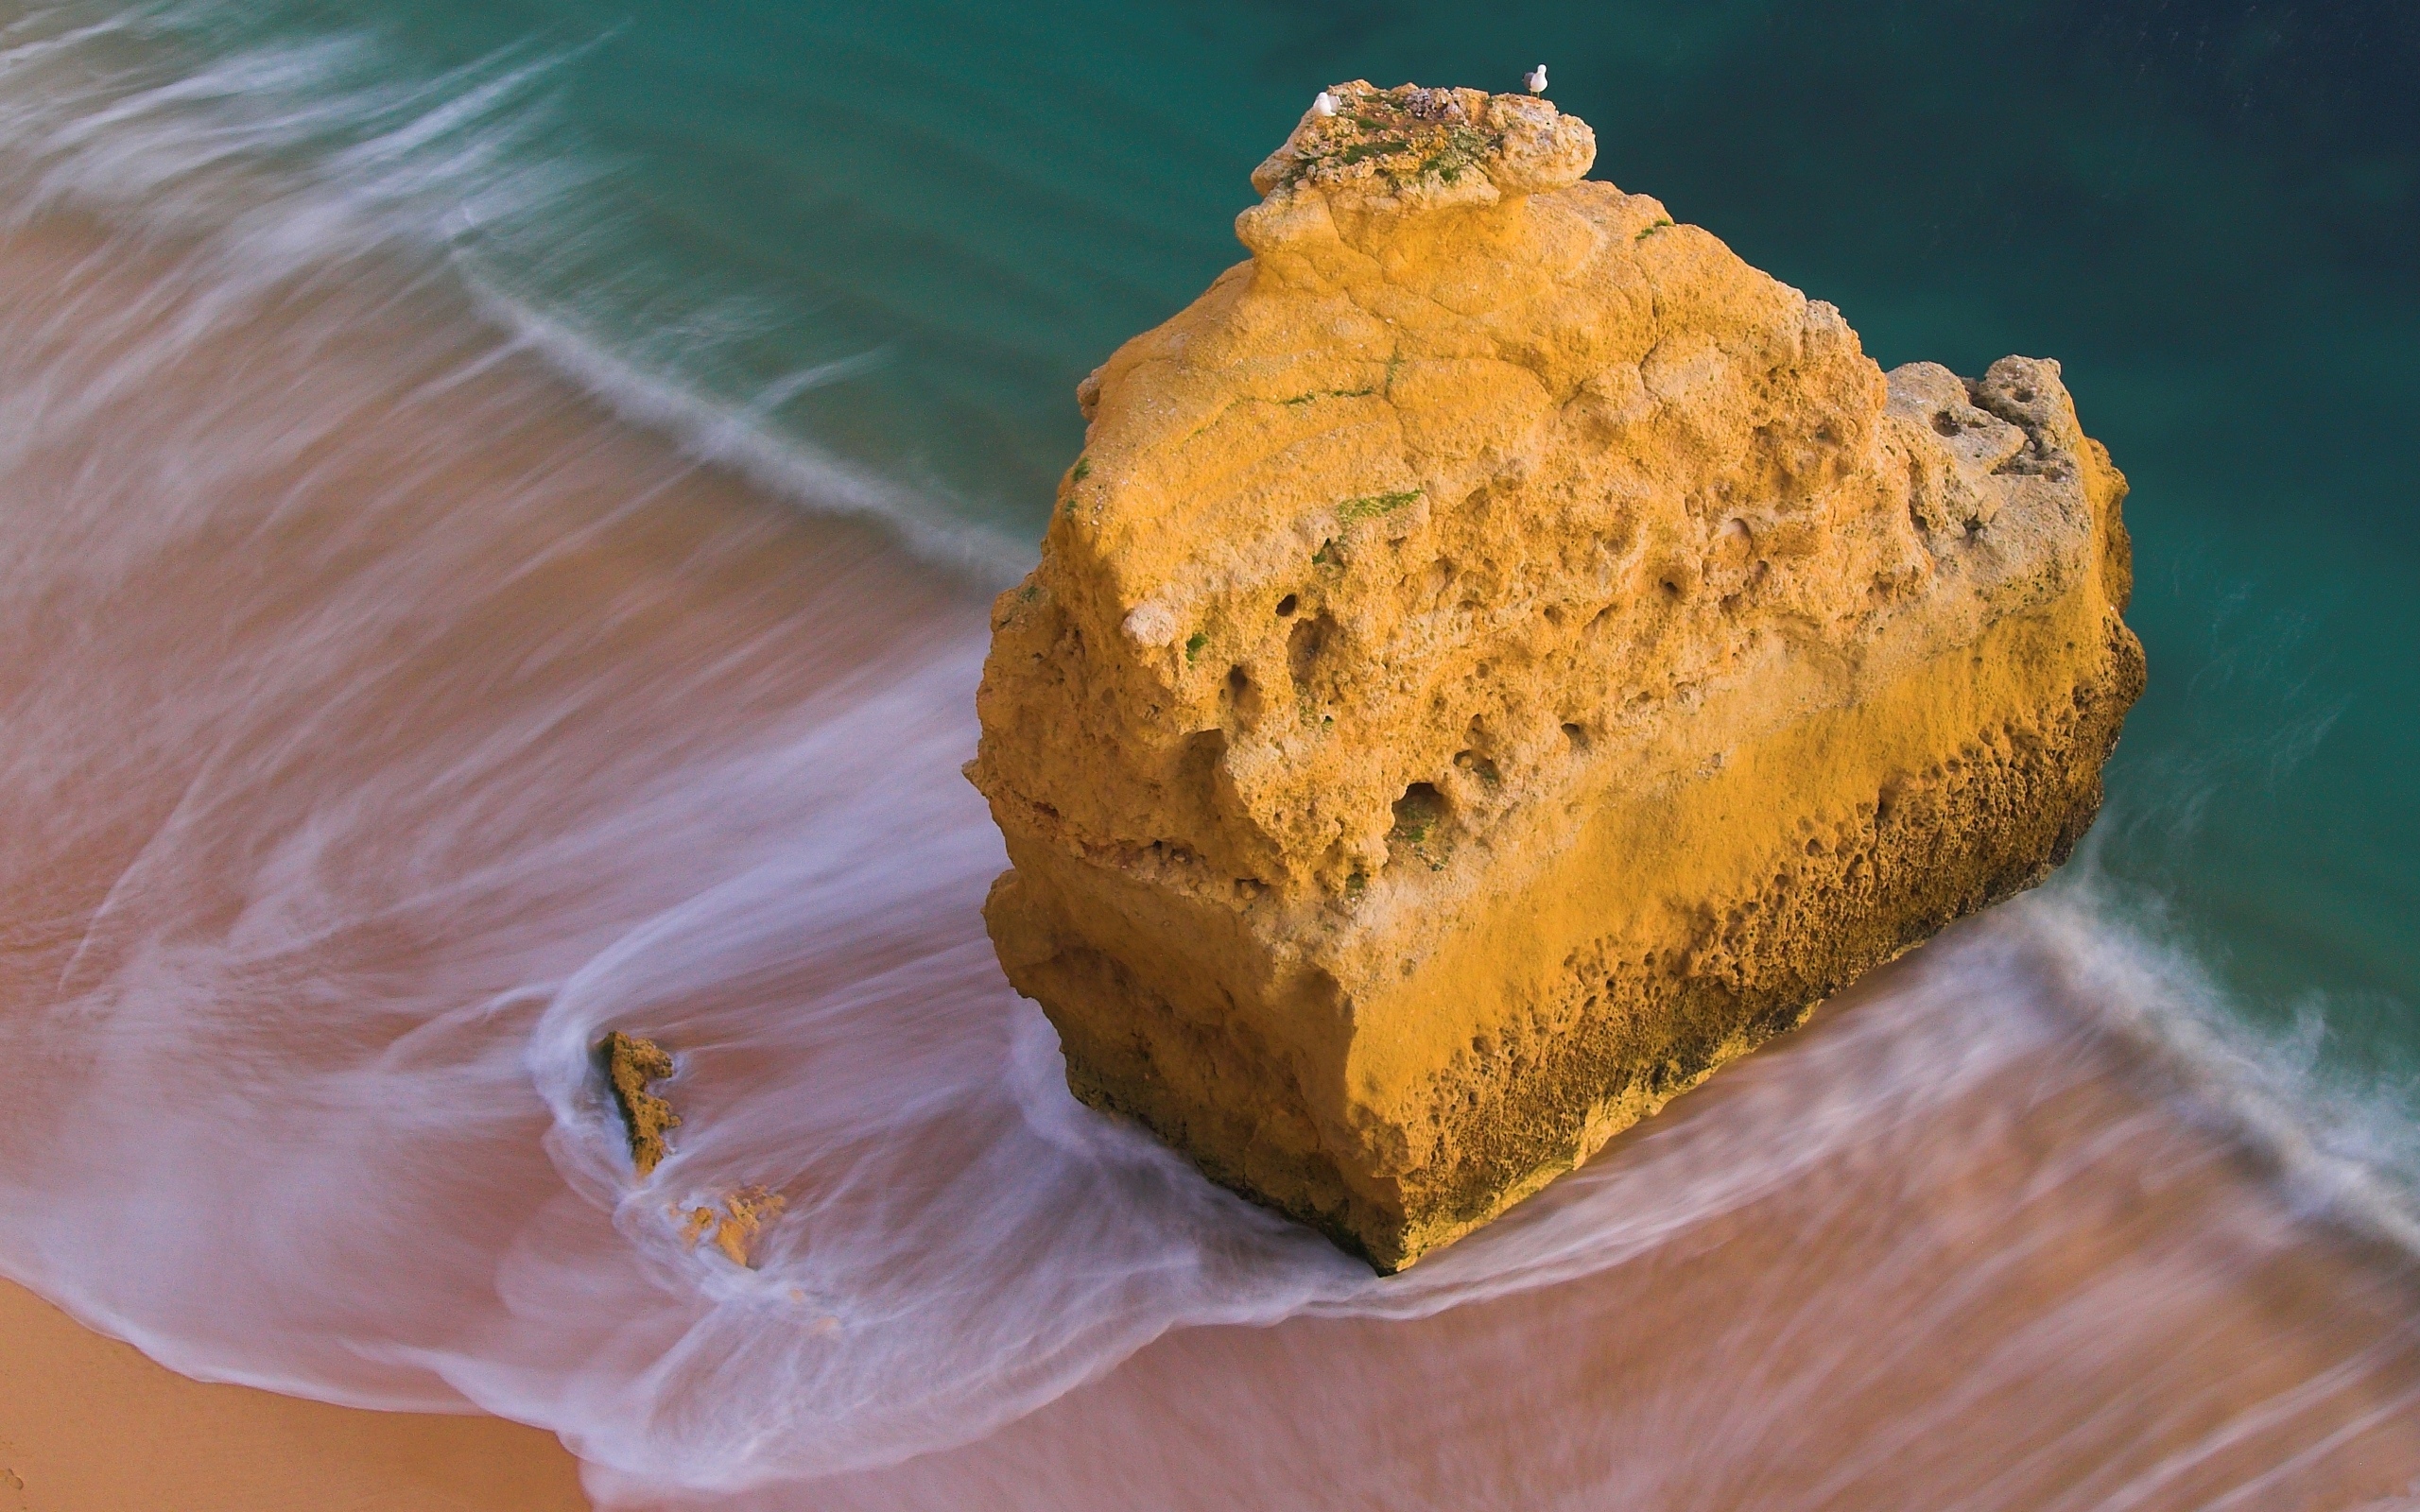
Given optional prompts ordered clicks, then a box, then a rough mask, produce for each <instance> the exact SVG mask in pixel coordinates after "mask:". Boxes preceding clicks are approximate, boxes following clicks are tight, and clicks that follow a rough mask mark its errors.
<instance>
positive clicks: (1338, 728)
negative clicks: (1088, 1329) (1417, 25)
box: [968, 83, 2143, 1270]
mask: <svg viewBox="0 0 2420 1512" xmlns="http://www.w3.org/2000/svg"><path fill="white" fill-rule="evenodd" d="M1332 93H1333V94H1334V96H1335V98H1336V100H1337V102H1338V109H1337V111H1336V113H1334V114H1333V115H1323V114H1320V113H1317V112H1314V113H1311V114H1307V115H1305V117H1304V119H1303V121H1302V123H1301V124H1300V125H1299V126H1297V127H1296V128H1295V129H1294V132H1293V134H1292V135H1291V136H1290V137H1289V138H1288V141H1287V143H1286V145H1285V146H1283V147H1282V148H1280V149H1279V150H1278V152H1277V153H1276V154H1275V155H1273V156H1271V158H1270V159H1269V161H1268V162H1267V163H1263V164H1262V165H1261V166H1260V168H1259V170H1258V171H1257V172H1256V173H1255V174H1254V175H1253V183H1254V185H1255V187H1257V188H1258V189H1259V190H1260V191H1261V192H1262V193H1263V195H1264V196H1265V198H1264V199H1263V200H1262V202H1261V203H1260V204H1258V205H1256V206H1254V207H1253V208H1252V209H1250V210H1247V211H1246V212H1244V214H1243V215H1241V217H1239V219H1238V220H1237V222H1236V231H1237V233H1238V235H1239V236H1240V237H1241V239H1242V241H1243V242H1244V245H1245V246H1246V247H1247V248H1249V249H1250V250H1251V252H1252V258H1251V260H1250V261H1249V262H1247V263H1244V264H1242V265H1240V266H1236V267H1234V268H1231V269H1230V270H1229V271H1228V272H1226V273H1225V274H1224V275H1222V276H1221V277H1220V278H1219V280H1218V281H1217V283H1214V284H1212V285H1211V287H1210V289H1209V290H1208V291H1207V292H1206V293H1204V294H1203V295H1202V296H1201V298H1200V299H1199V300H1197V301H1194V303H1193V304H1192V305H1191V306H1190V307H1189V308H1187V309H1186V310H1184V312H1183V313H1181V314H1179V315H1178V316H1176V317H1175V318H1173V319H1171V320H1169V321H1168V322H1167V324H1165V325H1162V326H1160V327H1159V328H1158V329H1156V330H1153V331H1149V332H1146V333H1144V334H1143V335H1139V336H1136V337H1135V338H1133V339H1132V340H1131V341H1129V342H1128V343H1126V345H1125V346H1124V347H1122V348H1120V349H1119V350H1118V351H1117V352H1116V353H1115V355H1113V356H1112V357H1111V358H1110V359H1109V361H1108V362H1107V363H1106V364H1104V365H1103V366H1102V367H1101V369H1099V370H1098V371H1097V372H1095V373H1094V374H1093V375H1092V376H1091V377H1090V378H1088V379H1086V380H1085V381H1084V383H1083V384H1082V385H1081V386H1080V388H1079V389H1078V390H1077V398H1078V402H1079V404H1080V405H1081V407H1082V410H1083V413H1084V415H1085V417H1086V419H1087V421H1089V427H1090V428H1089V430H1088V432H1087V436H1086V441H1085V446H1084V450H1083V452H1082V455H1080V456H1079V457H1078V458H1077V460H1076V462H1075V464H1074V466H1073V467H1072V468H1070V469H1069V471H1068V472H1067V474H1066V476H1065V479H1064V481H1063V483H1062V485H1061V488H1060V492H1059V497H1058V501H1057V507H1056V508H1055V510H1054V512H1053V514H1052V517H1051V520H1050V524H1049V527H1048V531H1047V534H1046V538H1045V541H1044V544H1043V552H1042V559H1041V564H1040V565H1039V566H1038V567H1036V568H1035V569H1034V571H1033V573H1032V575H1031V576H1029V578H1028V579H1027V580H1026V581H1025V582H1024V583H1023V584H1022V585H1020V586H1019V587H1017V588H1014V589H1011V591H1010V592H1008V593H1005V594H1003V595H1001V597H1000V599H999V602H998V604H997V605H996V607H995V609H994V618H993V630H994V640H993V646H992V654H991V660H990V662H989V663H988V665H987V667H986V669H985V674H984V679H983V688H982V693H981V695H980V708H981V716H982V726H983V735H982V744H981V747H980V752H979V754H978V756H977V759H976V761H975V762H974V763H973V764H972V765H970V766H969V768H968V775H969V776H970V778H971V779H972V780H973V781H974V782H975V783H976V785H977V787H978V788H980V789H981V791H982V792H983V794H984V795H985V797H986V798H987V799H989V800H990V802H991V807H992V812H993V815H994V818H995V819H996V820H997V821H998V823H999V826H1000V830H1001V832H1002V833H1003V834H1004V835H1005V836H1006V837H1007V841H1008V850H1009V855H1010V859H1011V863H1012V867H1011V870H1010V871H1008V872H1007V873H1006V874H1004V875H1003V876H1002V877H1001V878H1000V879H999V881H998V883H997V884H996V885H994V888H993V891H992V896H991V898H990V901H989V902H988V903H987V905H986V909H985V914H986V918H987V919H988V920H989V923H990V926H991V931H992V936H993V938H994V942H995V943H996V945H997V947H998V950H999V954H1000V959H1001V962H1002V964H1003V965H1004V966H1005V967H1006V969H1007V971H1008V973H1009V978H1010V980H1011V982H1012V983H1013V984H1014V985H1015V986H1016V988H1017V989H1018V990H1019V991H1021V992H1024V993H1026V994H1027V995H1029V996H1030V997H1032V998H1035V999H1037V1000H1039V1001H1040V1002H1041V1004H1042V1005H1044V1007H1045V1009H1046V1011H1047V1012H1048V1014H1049V1016H1050V1018H1051V1021H1052V1022H1054V1023H1055V1024H1056V1025H1057V1026H1058V1028H1059V1032H1060V1036H1061V1039H1062V1040H1063V1045H1064V1047H1065V1052H1066V1057H1067V1074H1068V1081H1069V1083H1070V1085H1071V1086H1072V1087H1073V1088H1074V1090H1075V1091H1076V1092H1077V1094H1078V1095H1079V1096H1080V1097H1082V1098H1084V1099H1085V1100H1086V1101H1088V1102H1091V1103H1094V1104H1096V1105H1098V1106H1100V1107H1103V1108H1114V1109H1116V1110H1118V1111H1121V1112H1124V1113H1127V1114H1131V1115H1132V1116H1133V1117H1135V1118H1137V1119H1139V1120H1141V1121H1142V1122H1143V1123H1144V1124H1146V1125H1149V1126H1150V1127H1151V1128H1152V1129H1154V1130H1156V1131H1157V1132H1158V1133H1159V1134H1160V1135H1161V1137H1163V1138H1164V1139H1166V1140H1167V1142H1168V1143H1171V1144H1173V1145H1175V1146H1176V1147H1177V1148H1178V1149H1180V1150H1182V1151H1184V1153H1185V1154H1187V1155H1188V1156H1190V1157H1191V1158H1192V1159H1193V1160H1195V1161H1196V1162H1198V1163H1199V1164H1200V1165H1201V1168H1202V1169H1203V1170H1204V1171H1205V1172H1207V1173H1208V1174H1209V1175H1210V1176H1211V1177H1214V1178H1215V1179H1217V1180H1219V1181H1221V1182H1223V1183H1225V1184H1227V1185H1228V1186H1230V1187H1233V1188H1235V1189H1236V1190H1237V1191H1239V1192H1242V1193H1244V1194H1248V1195H1251V1196H1253V1197H1254V1198H1257V1199H1258V1200H1260V1201H1262V1202H1265V1203H1268V1204H1269V1205H1271V1206H1272V1207H1275V1208H1277V1209H1279V1210H1281V1211H1286V1212H1288V1213H1291V1214H1293V1215H1295V1216H1296V1217H1298V1218H1301V1219H1302V1220H1304V1221H1305V1222H1307V1223H1310V1224H1313V1225H1316V1226H1318V1227H1319V1228H1320V1229H1323V1230H1324V1231H1325V1232H1327V1233H1328V1234H1329V1235H1331V1236H1332V1237H1333V1238H1334V1239H1335V1240H1336V1241H1337V1242H1338V1243H1339V1244H1340V1245H1343V1246H1346V1247H1348V1248H1350V1249H1352V1250H1354V1251H1356V1252H1357V1253H1359V1254H1361V1255H1364V1256H1366V1257H1367V1258H1368V1259H1369V1260H1370V1261H1371V1262H1372V1263H1374V1264H1375V1265H1376V1266H1377V1267H1378V1268H1379V1269H1381V1270H1394V1269H1397V1268H1399V1267H1401V1266H1403V1265H1406V1264H1409V1263H1411V1262H1412V1261H1413V1260H1414V1259H1416V1258H1417V1257H1418V1256H1419V1255H1420V1254H1421V1253H1422V1252H1423V1251H1425V1250H1427V1249H1429V1248H1432V1247H1434V1246H1438V1245H1440V1244H1443V1243H1444V1242H1446V1241H1448V1240H1450V1239H1452V1238H1454V1237H1455V1236H1457V1235H1459V1234H1461V1233H1463V1232H1465V1231H1467V1230H1468V1229H1472V1228H1474V1227H1475V1226H1477V1225H1478V1224H1481V1223H1484V1222H1486V1221H1487V1220H1488V1219H1490V1218H1492V1217H1494V1216H1495V1215H1496V1214H1497V1213H1499V1212H1501V1211H1503V1210H1504V1209H1505V1208H1506V1207H1507V1206H1508V1205H1510V1204H1511V1203H1513V1202H1514V1201H1517V1200H1518V1199H1519V1198H1520V1197H1522V1196H1523V1195H1525V1194H1529V1193H1530V1192H1532V1191H1535V1190H1536V1189H1537V1188H1538V1187H1540V1186H1541V1185H1543V1184H1544V1183H1545V1182H1546V1181H1547V1180H1548V1179H1550V1178H1551V1177H1554V1176H1555V1175H1557V1174H1558V1173H1560V1172H1562V1171H1564V1170H1567V1169H1569V1168H1570V1167H1571V1166H1573V1165H1574V1164H1576V1163H1577V1162H1578V1161H1580V1160H1583V1159H1584V1158H1586V1157H1587V1155H1588V1154H1589V1153H1590V1152H1591V1151H1593V1150H1595V1149H1596V1148H1597V1147H1598V1146H1599V1144H1601V1143H1603V1142H1604V1141H1605V1140H1606V1139H1607V1138H1608V1137H1610V1136H1611V1135H1612V1134H1614V1133H1615V1132H1616V1131H1617V1130H1619V1129H1621V1128H1623V1127H1625V1126H1627V1125H1630V1124H1633V1123H1634V1122H1636V1121H1637V1120H1638V1119H1640V1118H1643V1117H1646V1116H1647V1115H1649V1114H1650V1113H1652V1112H1653V1111H1654V1110H1655V1109H1656V1108H1660V1107H1661V1106H1662V1105H1663V1104H1664V1103H1665V1102H1666V1101H1667V1100H1668V1099H1669V1098H1670V1097H1672V1096H1673V1095H1674V1094H1675V1093H1678V1092H1680V1091H1683V1090H1685V1089H1686V1088H1688V1087H1690V1086H1692V1085H1694V1084H1695V1083H1697V1082H1698V1081H1699V1080H1700V1079H1702V1078H1703V1077H1704V1076H1705V1075H1706V1074H1708V1073H1709V1072H1711V1071H1712V1070H1713V1069H1714V1068H1715V1067H1717V1066H1719V1065H1720V1064H1721V1063H1722V1062H1724V1061H1726V1060H1728V1059H1730V1058H1732V1057H1736V1056H1738V1055H1740V1054H1743V1053H1744V1052H1746V1051H1747V1050H1749V1049H1751V1048H1753V1047H1754V1046H1755V1045H1756V1044H1757V1043H1758V1042H1760V1041H1761V1040H1765V1039H1767V1038H1769V1037H1771V1036H1772V1035H1774V1034H1776V1033H1778V1032H1780V1031H1782V1030H1785V1029H1788V1028H1789V1027H1791V1026H1792V1025H1794V1024H1797V1023H1798V1022H1801V1021H1802V1020H1804V1019H1805V1018H1806V1014H1807V1013H1808V1011H1809V1010H1810V1009H1811V1007H1812V1006H1813V1005H1815V1004H1816V1003H1818V1002H1820V1001H1822V1000H1823V999H1824V997H1826V996H1828V995H1829V994H1831V993H1832V992H1834V991H1836V990H1838V989H1839V988H1841V986H1843V985H1844V984H1846V983H1847V982H1848V981H1850V980H1851V979H1852V978H1854V977H1856V976H1857V975H1858V973H1860V972H1862V971H1867V970H1869V969H1871V968H1872V967H1874V966H1876V965H1877V964H1879V963H1881V962H1883V961H1886V960H1889V959H1890V958H1891V957H1893V955H1896V954H1899V953H1900V952H1902V951H1905V950H1907V949H1908V948H1909V947H1910V946H1911V945H1914V944H1915V943H1917V942H1918V941H1920V940H1922V939H1924V938H1925V937H1926V936H1929V935H1931V934H1932V933H1933V932H1934V931H1936V930H1938V929H1940V928H1941V927H1942V926H1943V925H1945V924H1946V923H1948V922H1949V921H1950V920H1952V919H1956V918H1958V917H1959V916H1960V915H1962V914H1967V913H1971V912H1973V911H1974V910H1976V909H1979V908H1981V907H1983V906H1985V905H1986V904H1988V903H1990V902H1993V901H1995V900H1997V899H1999V898H2002V897H2005V896H2007V895H2008V894H2010V893H2012V892H2014V891H2016V890H2017V889H2019V888H2022V887H2025V886H2028V885H2031V884H2032V883H2034V882H2036V881H2038V880H2039V879H2040V878H2041V877H2042V876H2043V874H2044V873H2045V871H2046V870H2047V869H2048V868H2049V867H2051V866H2053V865H2055V864H2056V863H2057V862H2059V861H2060V860H2061V859H2063V858H2064V857H2065V856H2066V854H2067V851H2068V850H2069V849H2070V848H2071V847H2072V846H2073V845H2074V844H2075V841H2076V839H2077V837H2078V836H2079V835H2080V834H2082V833H2083V830H2084V828H2085V826H2086V825H2087V824H2089V823H2090V822H2091V819H2092V816H2093V813H2094V811H2095V809H2096V808H2097V807H2098V805H2099V802H2100V765H2101V763H2102V761H2103V760H2104V759H2105V758H2106V756H2107V755H2108V753H2109V750H2110V747H2111V745H2112V743H2113V742H2114V741H2115V740H2116V738H2117V734H2118V724H2119V721H2120V720H2121V719H2122V718H2123V716H2124V713H2125V711H2126V709H2127V706H2128V705H2129V704H2130V703H2131V702H2132V701H2133V700H2134V698H2135V694H2136V693H2137V692H2138V691H2139V689H2140V687H2141V684H2142V677H2143V670H2142V653H2141V649H2140V646H2139V644H2137V643H2136V641H2135V637H2134V636H2133V634H2132V633H2130V632H2129V631H2128V629H2127V628H2126V627H2125V625H2124V624H2123V623H2122V622H2121V621H2120V619H2119V618H2118V611H2119V610H2120V609H2122V608H2123V607H2124V604H2125V600H2126V595H2127V590H2128V584H2129V561H2128V552H2127V545H2126V537H2125V533H2124V530H2123V528H2122V527H2121V525H2120V524H2119V523H2118V502H2119V500H2120V498H2121V497H2122V495H2123V494H2124V491H2125V483H2124V480H2123V478H2122V477H2121V476H2120V475H2119V474H2118V471H2117V470H2116V469H2115V468H2114V467H2113V466H2111V464H2110V461H2109V458H2108V455H2107V454H2106V453H2105V452H2104V451H2103V450H2102V448H2101V447H2100V445H2099V444H2098V443H2097V442H2094V441H2092V440H2090V439H2089V438H2086V437H2085V436H2084V435H2083V431H2082V430H2081V429H2079V428H2078V425H2077V421H2076V416H2075V411H2074V407H2073V405H2072V404H2070V403H2069V400H2068V397H2067V393H2066V389H2065V388H2064V387H2061V385H2060V381H2059V368H2058V365H2057V364H2056V363H2052V362H2047V361H2038V360H2033V359H2029V358H2023V357H2008V358H2003V359H2001V360H2000V361H1998V362H1997V363H1995V364H1993V365H1992V368H1991V369H1990V371H1989V372H1987V373H1986V374H1985V375H1984V376H1983V377H1982V378H1981V379H1980V380H1979V381H1972V382H1969V381H1962V380H1961V379H1960V378H1958V377H1957V376H1956V375H1954V374H1952V373H1951V372H1949V371H1948V370H1947V369H1944V368H1940V367H1936V366H1933V365H1931V364H1928V363H1919V364H1914V365H1911V366H1909V367H1905V368H1901V369H1897V370H1896V371H1894V372H1892V373H1890V374H1888V375H1887V376H1886V375H1885V374H1884V373H1883V372H1882V371H1881V370H1880V369H1878V368H1877V367H1876V365H1875V363H1874V362H1873V361H1872V360H1870V359H1869V358H1867V357H1866V356H1865V355H1864V353H1863V352H1861V351H1860V350H1859V347H1858V338H1857V335H1856V334H1855V333H1854V332H1852V331H1851V330H1850V329H1849V327H1848V325H1847V324H1846V323H1845V322H1844V321H1843V320H1842V319H1841V315H1840V312H1839V311H1837V310H1835V309H1834V308H1833V307H1832V306H1830V305H1828V304H1825V303H1823V302H1821V301H1810V300H1808V299H1806V297H1804V296H1803V295H1801V294H1800V293H1799V292H1798V291H1797V290H1795V289H1792V288H1789V287H1788V286H1786V285H1784V284H1782V283H1777V282H1775V281H1774V280H1773V279H1772V278H1770V277H1768V276H1766V275H1765V274H1763V273H1760V272H1758V271H1757V270H1755V268H1752V267H1750V266H1747V265H1746V264H1745V263H1743V262H1741V261H1740V260H1739V259H1738V258H1737V257H1736V256H1734V255H1733V254H1732V252H1731V251H1730V250H1729V249H1727V248H1725V247H1724V246H1723V245H1722V243H1721V242H1720V241H1718V240H1716V239H1715V237H1713V236H1712V235H1710V234H1709V233H1707V232H1703V231H1702V230H1699V229H1697V228H1695V227H1692V226H1683V225H1676V224H1674V223H1673V221H1672V219H1671V217H1670V216H1668V215H1666V213H1665V211H1664V207H1663V206H1662V205H1660V204H1658V203H1657V202H1656V201H1655V200H1653V199H1651V198H1646V197H1645V196H1641V195H1628V194H1624V193H1623V192H1622V191H1620V190H1619V189H1616V188H1615V187H1614V186H1613V185H1612V184H1610V183H1604V182H1583V181H1582V179H1581V176H1582V174H1583V173H1585V172H1586V171H1587V169H1588V167H1589V165H1590V163H1591V162H1592V161H1593V158H1594V155H1595V143H1594V138H1593V136H1592V134H1591V133H1590V131H1589V129H1588V128H1587V127H1586V126H1585V125H1584V124H1583V123H1582V122H1581V121H1579V120H1577V119H1575V118H1573V117H1571V116H1567V115H1563V114H1560V113H1559V112H1557V111H1556V110H1555V108H1554V107H1553V106H1551V105H1549V104H1547V103H1546V102H1545V101H1543V100H1538V99H1532V98H1528V97H1523V96H1513V95H1495V96H1490V95H1487V94H1482V93H1479V92H1478V91H1474V90H1423V89H1413V88H1411V87H1409V86H1406V87H1403V88H1399V89H1392V90H1383V91H1381V90H1375V89H1373V88H1372V87H1371V86H1370V85H1368V84H1366V83H1352V84H1345V85H1341V86H1339V87H1337V88H1336V89H1335V90H1334V91H1332Z"/></svg>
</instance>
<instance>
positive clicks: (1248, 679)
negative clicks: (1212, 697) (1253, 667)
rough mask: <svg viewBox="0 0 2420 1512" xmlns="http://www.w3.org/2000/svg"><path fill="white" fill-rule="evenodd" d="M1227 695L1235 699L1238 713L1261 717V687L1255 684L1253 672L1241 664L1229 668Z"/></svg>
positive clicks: (1251, 718) (1246, 717)
mask: <svg viewBox="0 0 2420 1512" xmlns="http://www.w3.org/2000/svg"><path fill="white" fill-rule="evenodd" d="M1227 696H1228V697H1229V698H1230V699H1232V700H1233V701H1234V703H1235V706H1236V713H1238V714H1241V715H1242V716H1243V717H1244V718H1245V719H1247V720H1253V719H1258V718H1259V717H1260V689H1259V688H1258V687H1256V686H1254V685H1253V680H1252V674H1251V673H1250V672H1248V671H1246V670H1245V669H1244V668H1243V667H1242V666H1241V665H1236V666H1232V667H1229V668H1228V669H1227Z"/></svg>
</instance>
